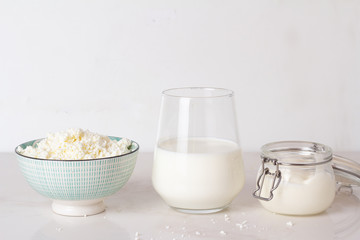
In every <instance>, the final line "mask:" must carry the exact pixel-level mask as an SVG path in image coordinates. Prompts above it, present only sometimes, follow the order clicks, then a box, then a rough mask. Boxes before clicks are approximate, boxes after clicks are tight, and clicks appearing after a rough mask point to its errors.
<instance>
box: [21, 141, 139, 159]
mask: <svg viewBox="0 0 360 240" xmlns="http://www.w3.org/2000/svg"><path fill="white" fill-rule="evenodd" d="M108 137H109V138H119V139H122V138H123V137H115V136H108ZM42 139H44V138H39V139H35V140H30V141H27V142H24V143H22V144H19V145H18V146H16V148H15V153H16V154H17V155H18V156H21V157H24V158H30V159H34V160H39V161H60V162H84V161H98V160H99V161H100V160H106V159H111V158H117V157H123V156H127V155H130V154H133V153H135V152H137V151H139V149H140V145H139V144H138V143H137V142H135V141H134V140H131V139H130V140H131V145H133V144H134V143H135V145H136V148H135V149H134V150H131V151H130V152H128V153H124V154H120V155H115V156H111V157H103V158H90V159H48V158H36V157H31V156H26V155H24V154H21V153H19V152H18V151H17V149H18V147H20V146H21V145H23V144H26V143H28V142H36V141H40V140H42Z"/></svg>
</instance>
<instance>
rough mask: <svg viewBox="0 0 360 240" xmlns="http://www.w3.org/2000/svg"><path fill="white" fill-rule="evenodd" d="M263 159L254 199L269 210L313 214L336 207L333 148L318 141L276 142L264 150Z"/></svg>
mask: <svg viewBox="0 0 360 240" xmlns="http://www.w3.org/2000/svg"><path fill="white" fill-rule="evenodd" d="M261 158H262V165H261V167H260V169H259V173H258V177H257V182H256V186H257V188H256V191H255V192H254V193H253V196H254V197H255V198H258V199H259V200H260V202H261V204H262V206H263V207H264V208H265V209H267V210H269V211H271V212H274V213H279V214H287V215H312V214H317V213H320V212H323V211H325V210H326V209H327V208H328V207H329V206H330V205H331V204H332V202H333V200H334V198H335V192H336V180H335V175H334V170H333V168H332V158H333V154H332V150H331V148H330V147H328V146H325V145H323V144H320V143H314V142H302V141H284V142H274V143H269V144H266V145H264V146H263V147H262V148H261Z"/></svg>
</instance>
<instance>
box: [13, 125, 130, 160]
mask: <svg viewBox="0 0 360 240" xmlns="http://www.w3.org/2000/svg"><path fill="white" fill-rule="evenodd" d="M130 146H131V140H129V139H126V138H123V139H121V140H120V141H116V140H111V139H110V138H109V137H107V136H103V135H99V134H96V133H92V132H90V131H88V130H86V131H84V130H82V129H68V130H66V131H62V132H57V133H48V135H47V138H45V139H43V140H41V141H40V142H39V143H38V144H37V145H36V146H35V147H33V146H27V147H26V148H25V149H23V148H21V147H18V149H17V151H18V152H19V153H20V154H22V155H25V156H29V157H35V158H43V159H60V160H82V159H94V158H104V157H111V156H117V155H121V154H125V153H128V152H130V150H129V147H130Z"/></svg>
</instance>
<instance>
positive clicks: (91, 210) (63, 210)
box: [51, 199, 105, 217]
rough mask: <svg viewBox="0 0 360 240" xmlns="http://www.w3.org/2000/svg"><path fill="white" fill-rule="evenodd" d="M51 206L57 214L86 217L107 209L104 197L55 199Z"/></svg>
mask: <svg viewBox="0 0 360 240" xmlns="http://www.w3.org/2000/svg"><path fill="white" fill-rule="evenodd" d="M51 207H52V210H53V211H54V212H55V213H57V214H60V215H64V216H73V217H86V216H90V215H95V214H98V213H101V212H103V211H105V204H104V200H103V199H95V200H81V201H66V200H53V202H52V205H51Z"/></svg>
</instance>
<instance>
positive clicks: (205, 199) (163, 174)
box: [152, 138, 245, 210]
mask: <svg viewBox="0 0 360 240" xmlns="http://www.w3.org/2000/svg"><path fill="white" fill-rule="evenodd" d="M152 181H153V186H154V188H155V190H156V191H157V192H158V193H159V195H160V196H161V197H162V198H163V199H164V201H165V202H166V203H167V204H168V205H170V206H172V207H175V208H179V209H193V210H205V209H216V208H223V207H225V206H227V205H228V204H230V203H231V201H232V200H233V199H234V198H235V197H236V196H237V194H238V193H239V192H240V191H241V189H242V188H243V186H244V181H245V178H244V167H243V160H242V155H241V150H240V148H239V146H238V144H236V143H235V142H231V141H227V140H222V139H216V138H174V139H169V140H165V141H161V142H160V143H159V145H158V146H157V147H156V149H155V153H154V165H153V175H152Z"/></svg>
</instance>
